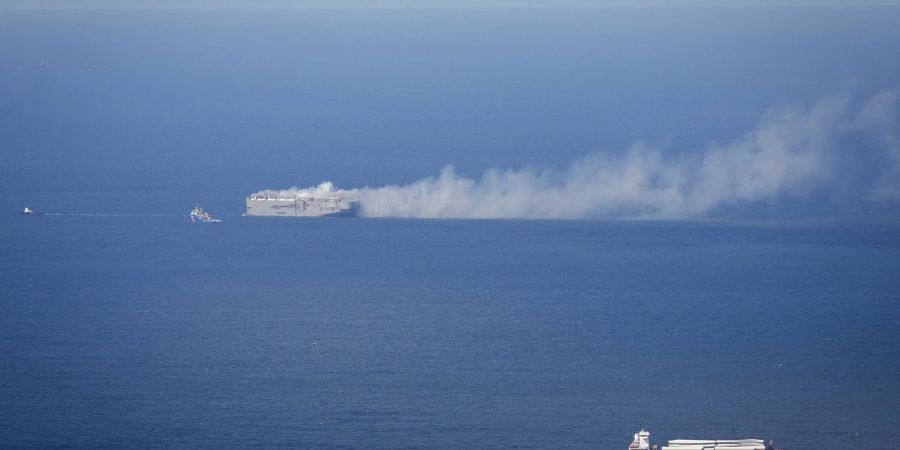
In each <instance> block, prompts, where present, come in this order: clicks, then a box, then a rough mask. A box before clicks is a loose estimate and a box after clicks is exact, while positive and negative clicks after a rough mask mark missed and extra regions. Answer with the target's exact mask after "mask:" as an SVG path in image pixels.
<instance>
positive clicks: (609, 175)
mask: <svg viewBox="0 0 900 450" xmlns="http://www.w3.org/2000/svg"><path fill="white" fill-rule="evenodd" d="M897 105H898V93H897V92H895V91H884V92H881V93H879V94H877V95H875V96H873V97H871V98H869V99H867V100H864V101H853V99H852V98H851V97H850V96H838V97H831V98H826V99H823V100H820V101H818V102H816V103H815V104H813V105H811V106H802V105H792V106H784V107H779V108H775V109H772V110H771V111H769V112H767V113H766V114H764V115H763V117H762V118H761V120H760V121H759V123H758V125H757V127H756V128H755V129H754V130H752V131H749V132H747V133H745V134H743V135H742V136H740V137H738V138H736V139H734V140H733V141H731V142H727V143H717V144H713V145H710V146H709V147H708V148H706V149H704V150H702V151H695V152H684V153H672V152H664V151H663V150H662V149H660V148H657V147H654V146H652V145H649V144H646V143H644V142H638V143H635V144H634V145H632V146H631V147H630V148H628V149H627V150H625V151H622V152H613V153H593V154H590V155H587V156H585V157H584V158H582V159H580V160H577V161H575V162H572V163H571V164H570V165H569V166H568V167H567V168H565V169H542V170H538V169H532V168H525V169H518V170H499V169H492V170H488V171H487V172H485V173H484V174H483V175H482V176H481V178H479V179H473V178H468V177H465V176H461V175H459V174H457V173H456V172H455V171H454V168H453V166H447V167H444V168H443V169H442V170H441V172H440V174H439V175H438V176H436V177H429V178H424V179H421V180H419V181H416V182H413V183H410V184H406V185H397V186H383V187H377V188H369V187H366V188H361V189H352V190H335V189H334V187H333V186H332V185H331V183H328V182H326V183H323V184H321V185H320V186H318V187H314V188H308V189H297V188H294V189H290V190H287V191H264V192H270V193H271V192H279V193H281V194H299V193H308V194H314V195H322V194H326V193H329V192H340V193H342V194H343V195H348V196H352V197H355V198H357V199H358V200H359V201H360V205H361V210H360V214H361V215H363V216H369V217H418V218H473V219H495V218H535V219H577V218H585V217H616V218H666V219H677V218H691V217H699V216H704V215H709V214H711V213H714V212H715V210H716V209H717V208H720V207H723V206H731V207H733V206H735V205H741V204H748V203H754V202H777V201H779V200H782V199H785V198H797V197H802V196H805V195H809V194H810V193H813V192H816V191H823V192H826V191H828V189H829V187H832V186H835V185H839V184H840V183H841V177H842V176H843V173H844V170H843V169H844V168H843V167H842V165H844V164H855V165H859V166H862V167H867V168H866V169H865V170H866V171H868V173H865V174H864V175H865V178H866V179H867V180H871V181H867V182H865V183H863V185H862V187H857V188H855V189H857V191H858V192H856V194H855V195H854V201H860V202H863V201H874V202H888V203H895V202H898V201H900V138H898V136H900V133H898V129H900V122H898V114H897ZM860 161H862V162H863V163H859V162H860Z"/></svg>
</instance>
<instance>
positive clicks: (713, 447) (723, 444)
mask: <svg viewBox="0 0 900 450" xmlns="http://www.w3.org/2000/svg"><path fill="white" fill-rule="evenodd" d="M650 448H651V447H650V433H649V432H648V431H647V430H644V429H641V431H639V432H637V433H634V440H633V441H631V444H630V445H629V446H628V450H648V449H650ZM652 448H653V450H657V449H660V450H775V447H774V445H773V442H772V441H771V440H770V441H769V445H766V444H765V441H764V440H762V439H673V440H670V441H669V444H668V445H663V446H659V445H657V444H653V447H652ZM779 450H780V449H779Z"/></svg>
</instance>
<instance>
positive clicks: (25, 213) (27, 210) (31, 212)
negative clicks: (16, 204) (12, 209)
mask: <svg viewBox="0 0 900 450" xmlns="http://www.w3.org/2000/svg"><path fill="white" fill-rule="evenodd" d="M19 214H21V215H23V216H31V215H34V210H33V209H31V208H29V207H27V206H26V207H25V209H23V210H22V212H20V213H19Z"/></svg>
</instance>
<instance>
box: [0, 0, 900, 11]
mask: <svg viewBox="0 0 900 450" xmlns="http://www.w3.org/2000/svg"><path fill="white" fill-rule="evenodd" d="M876 5H900V0H672V1H665V0H153V1H148V0H130V1H129V0H0V8H15V9H44V8H52V9H82V8H83V9H95V8H96V9H272V8H275V9H281V8H573V7H574V8H609V7H615V8H623V7H628V8H634V7H641V8H643V7H653V8H669V7H698V6H702V7H709V6H714V7H742V6H767V7H778V6H804V7H817V6H853V7H859V6H876Z"/></svg>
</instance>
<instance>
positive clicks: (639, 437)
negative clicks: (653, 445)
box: [628, 428, 650, 450]
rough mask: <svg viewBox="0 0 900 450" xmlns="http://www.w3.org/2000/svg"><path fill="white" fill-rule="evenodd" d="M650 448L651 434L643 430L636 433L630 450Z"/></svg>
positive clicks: (629, 447)
mask: <svg viewBox="0 0 900 450" xmlns="http://www.w3.org/2000/svg"><path fill="white" fill-rule="evenodd" d="M649 448H650V432H649V431H647V430H645V429H643V428H641V431H638V432H637V433H634V440H633V441H631V444H630V445H629V446H628V450H648V449H649Z"/></svg>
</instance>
